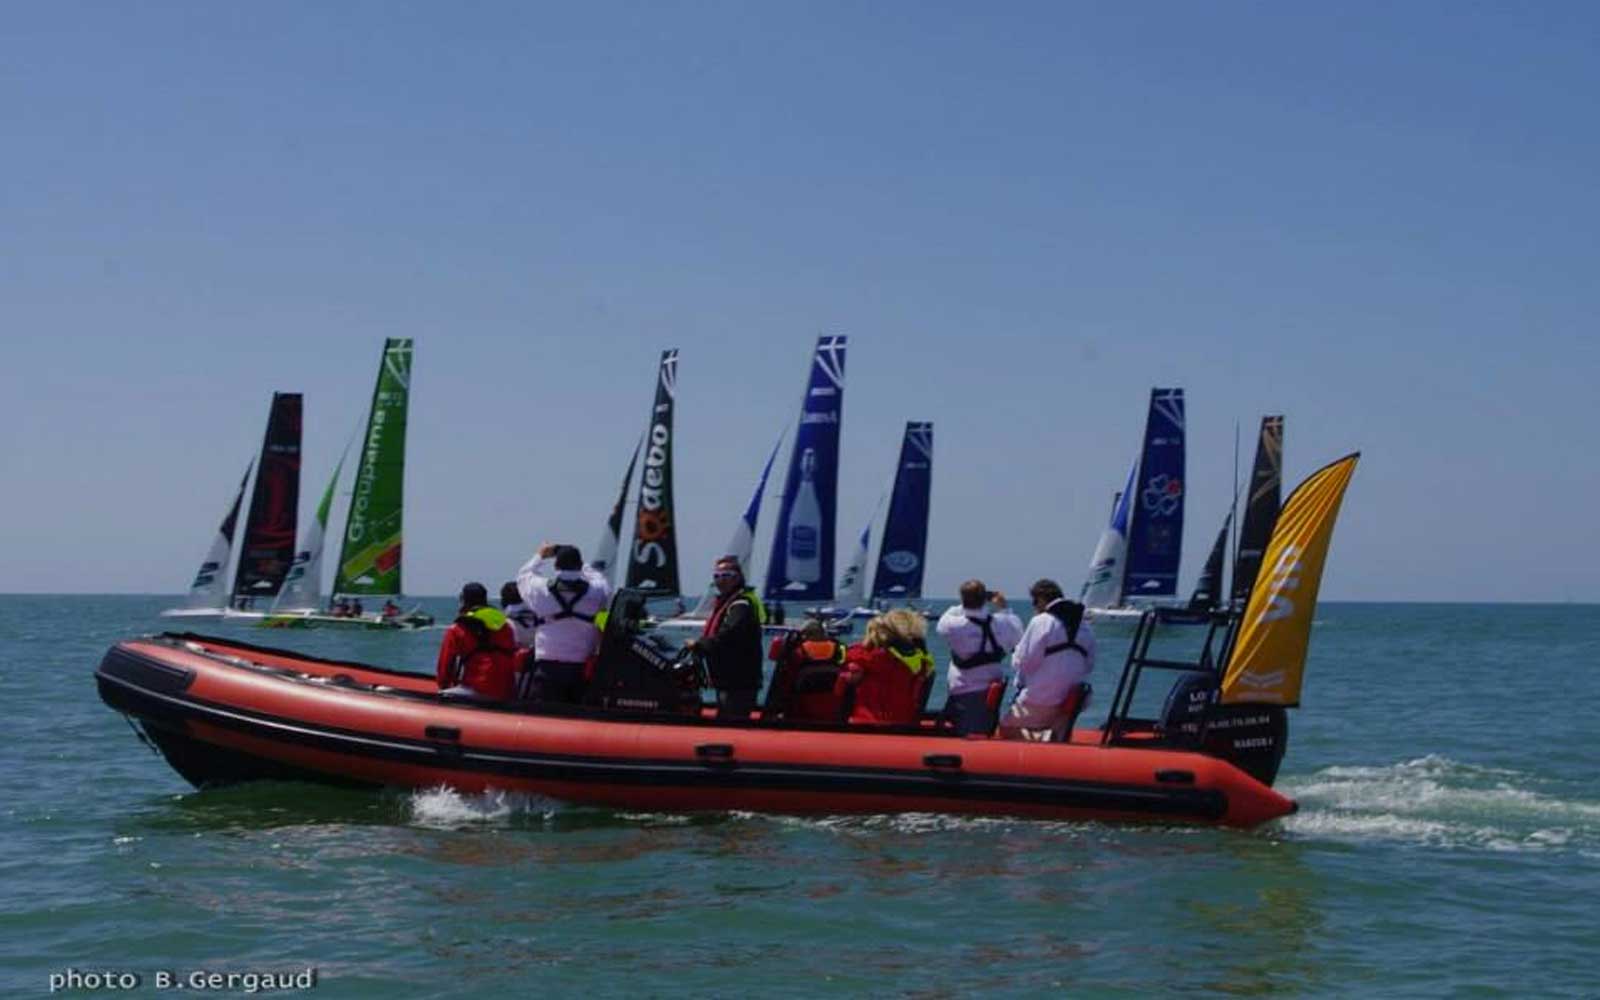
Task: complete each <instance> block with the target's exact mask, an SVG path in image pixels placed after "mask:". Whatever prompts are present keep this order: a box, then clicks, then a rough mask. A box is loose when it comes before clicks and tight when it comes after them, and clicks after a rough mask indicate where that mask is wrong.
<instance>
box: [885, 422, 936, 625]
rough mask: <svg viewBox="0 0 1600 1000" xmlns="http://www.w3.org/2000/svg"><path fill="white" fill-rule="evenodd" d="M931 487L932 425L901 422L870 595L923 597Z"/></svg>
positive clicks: (897, 597) (896, 597) (895, 597)
mask: <svg viewBox="0 0 1600 1000" xmlns="http://www.w3.org/2000/svg"><path fill="white" fill-rule="evenodd" d="M932 491H933V424H932V423H930V422H926V421H923V422H912V423H908V424H906V434H905V437H904V439H902V441H901V442H900V462H899V464H898V465H897V466H896V467H895V474H894V490H893V492H891V493H890V494H889V518H888V520H886V521H885V522H884V525H883V544H882V545H880V546H878V568H877V571H876V572H875V573H874V574H873V577H872V596H873V597H874V598H894V599H899V598H914V597H921V596H922V572H923V563H924V561H925V560H926V559H927V555H928V512H929V507H928V504H929V498H930V494H931V493H932Z"/></svg>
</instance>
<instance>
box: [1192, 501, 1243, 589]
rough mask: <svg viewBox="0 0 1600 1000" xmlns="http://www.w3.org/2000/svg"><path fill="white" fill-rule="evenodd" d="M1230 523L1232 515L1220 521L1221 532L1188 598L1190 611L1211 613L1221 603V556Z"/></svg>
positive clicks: (1226, 542) (1226, 545) (1212, 545)
mask: <svg viewBox="0 0 1600 1000" xmlns="http://www.w3.org/2000/svg"><path fill="white" fill-rule="evenodd" d="M1232 522H1233V515H1232V514H1229V515H1228V516H1227V517H1225V518H1223V519H1222V530H1221V531H1219V532H1217V540H1216V541H1215V542H1212V543H1211V554H1210V555H1209V556H1207V557H1206V565H1205V568H1204V569H1202V570H1201V571H1200V579H1199V580H1198V581H1196V583H1195V585H1194V593H1193V594H1192V595H1190V597H1189V608H1190V610H1193V611H1212V610H1215V609H1216V607H1217V605H1219V604H1221V603H1222V554H1223V552H1224V551H1225V550H1226V549H1227V547H1228V525H1229V524H1231V523H1232Z"/></svg>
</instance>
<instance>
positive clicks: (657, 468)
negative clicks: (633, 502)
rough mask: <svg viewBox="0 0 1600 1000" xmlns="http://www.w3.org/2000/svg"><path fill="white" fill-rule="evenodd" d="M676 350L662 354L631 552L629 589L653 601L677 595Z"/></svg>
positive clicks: (678, 590) (647, 434) (629, 556)
mask: <svg viewBox="0 0 1600 1000" xmlns="http://www.w3.org/2000/svg"><path fill="white" fill-rule="evenodd" d="M677 385H678V352H677V351H676V350H667V351H662V352H661V367H660V370H659V372H658V375H657V378H656V398H655V403H654V405H653V406H652V407H651V409H650V430H649V431H648V432H647V433H646V441H645V452H644V472H643V473H642V474H641V475H640V476H639V507H638V510H637V512H636V514H635V519H634V525H633V548H632V549H631V550H630V552H629V554H628V582H627V586H628V587H629V588H631V589H634V590H640V591H643V592H644V593H646V594H648V595H650V596H654V597H676V596H677V595H678V594H680V593H682V592H683V591H682V588H681V587H680V586H679V583H678V526H677V521H676V515H675V514H674V512H673V509H672V403H673V399H674V397H675V396H676V395H677Z"/></svg>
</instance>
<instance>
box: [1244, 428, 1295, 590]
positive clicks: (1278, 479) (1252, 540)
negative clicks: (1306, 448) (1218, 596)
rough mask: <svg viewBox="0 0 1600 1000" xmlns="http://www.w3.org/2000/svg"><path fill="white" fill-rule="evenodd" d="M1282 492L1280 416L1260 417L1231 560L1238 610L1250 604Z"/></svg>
mask: <svg viewBox="0 0 1600 1000" xmlns="http://www.w3.org/2000/svg"><path fill="white" fill-rule="evenodd" d="M1282 492H1283V416H1282V415H1281V414H1279V415H1275V416H1266V417H1262V418H1261V434H1260V436H1259V437H1258V438H1257V440H1256V458H1255V462H1254V464H1252V466H1251V468H1250V488H1249V492H1248V494H1247V496H1246V499H1245V505H1244V525H1243V527H1242V528H1241V529H1240V531H1239V552H1238V555H1236V556H1235V557H1234V561H1233V602H1234V603H1235V604H1238V605H1240V606H1241V607H1242V606H1244V605H1245V604H1247V603H1249V601H1250V591H1251V589H1252V588H1253V587H1254V586H1255V582H1256V575H1257V574H1258V573H1259V572H1260V570H1261V554H1262V553H1263V552H1264V551H1266V547H1267V540H1268V539H1270V538H1271V537H1272V529H1273V528H1274V527H1275V526H1276V525H1277V523H1278V508H1279V506H1280V505H1281V501H1280V497H1281V495H1282Z"/></svg>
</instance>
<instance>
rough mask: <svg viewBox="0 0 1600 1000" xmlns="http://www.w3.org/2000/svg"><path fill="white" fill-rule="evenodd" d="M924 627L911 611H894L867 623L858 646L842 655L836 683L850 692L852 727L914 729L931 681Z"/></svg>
mask: <svg viewBox="0 0 1600 1000" xmlns="http://www.w3.org/2000/svg"><path fill="white" fill-rule="evenodd" d="M927 633H928V623H927V622H925V621H923V618H922V615H920V614H918V613H917V612H915V611H912V610H911V609H910V608H896V609H894V610H893V611H887V612H884V613H883V614H881V615H879V616H878V617H876V618H874V619H872V620H871V621H869V622H867V634H866V637H865V638H864V639H862V641H860V642H858V643H856V644H855V645H854V646H851V647H850V648H849V649H848V650H847V651H846V652H845V675H844V677H842V678H841V682H842V683H843V684H844V685H846V686H848V687H850V688H853V689H854V691H855V705H854V707H852V708H851V710H850V721H851V722H867V723H875V724H878V725H895V726H909V725H914V724H915V723H916V721H917V716H918V715H919V714H920V713H921V711H922V703H923V700H924V699H925V697H926V695H927V691H928V685H929V684H931V683H932V682H933V657H932V656H930V655H929V654H928V647H927V644H926V637H927Z"/></svg>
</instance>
